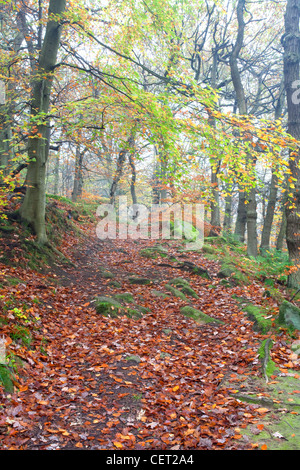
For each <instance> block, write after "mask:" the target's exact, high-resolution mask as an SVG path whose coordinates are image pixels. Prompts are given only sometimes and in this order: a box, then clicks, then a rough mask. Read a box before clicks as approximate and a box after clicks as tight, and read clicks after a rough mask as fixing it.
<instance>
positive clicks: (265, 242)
mask: <svg viewBox="0 0 300 470" xmlns="http://www.w3.org/2000/svg"><path fill="white" fill-rule="evenodd" d="M284 100H285V92H284V80H282V81H281V84H280V89H279V98H278V100H277V105H276V108H275V116H274V117H275V120H277V119H279V118H280V117H281V115H282V111H283V106H284ZM277 184H278V177H277V175H276V174H275V169H273V170H272V178H271V187H270V194H269V199H268V205H267V212H266V216H265V218H264V226H263V231H262V235H261V243H260V251H261V252H262V253H263V252H264V251H266V250H269V249H270V237H271V230H272V224H273V219H274V213H275V206H276V200H277V192H278V188H277Z"/></svg>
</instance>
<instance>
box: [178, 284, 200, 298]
mask: <svg viewBox="0 0 300 470" xmlns="http://www.w3.org/2000/svg"><path fill="white" fill-rule="evenodd" d="M180 290H181V292H183V293H184V294H185V295H189V296H190V297H193V298H194V299H199V296H198V295H197V293H196V292H195V291H194V289H192V288H191V287H190V286H182V287H181V289H180Z"/></svg>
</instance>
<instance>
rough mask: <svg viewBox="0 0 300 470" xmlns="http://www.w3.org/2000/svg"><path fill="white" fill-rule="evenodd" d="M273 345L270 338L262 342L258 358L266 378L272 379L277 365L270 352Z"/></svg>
mask: <svg viewBox="0 0 300 470" xmlns="http://www.w3.org/2000/svg"><path fill="white" fill-rule="evenodd" d="M272 346H273V343H272V341H271V340H270V339H269V338H268V339H265V340H263V341H262V343H261V346H260V348H259V350H258V357H259V359H260V361H261V364H262V372H263V375H264V376H267V377H270V376H271V375H273V374H274V371H275V369H276V365H275V363H274V362H273V361H272V359H271V358H270V351H271V349H272Z"/></svg>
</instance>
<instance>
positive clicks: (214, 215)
mask: <svg viewBox="0 0 300 470" xmlns="http://www.w3.org/2000/svg"><path fill="white" fill-rule="evenodd" d="M217 67H218V53H217V50H215V51H214V54H213V64H212V72H211V86H212V88H214V89H216V87H217ZM209 123H210V125H211V126H213V127H216V121H215V119H214V118H213V117H212V116H209ZM219 167H220V162H218V164H217V165H215V164H211V170H210V171H211V177H210V178H211V179H210V181H211V186H212V200H211V203H210V225H211V229H210V232H209V236H210V237H213V236H216V235H220V231H221V220H220V194H219V181H218V173H219Z"/></svg>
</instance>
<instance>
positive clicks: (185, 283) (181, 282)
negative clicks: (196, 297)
mask: <svg viewBox="0 0 300 470" xmlns="http://www.w3.org/2000/svg"><path fill="white" fill-rule="evenodd" d="M168 283H169V284H172V285H174V286H177V287H178V286H179V287H183V286H189V285H190V284H189V282H188V281H187V280H186V279H184V278H183V277H175V278H174V279H170V280H169V282H168Z"/></svg>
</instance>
